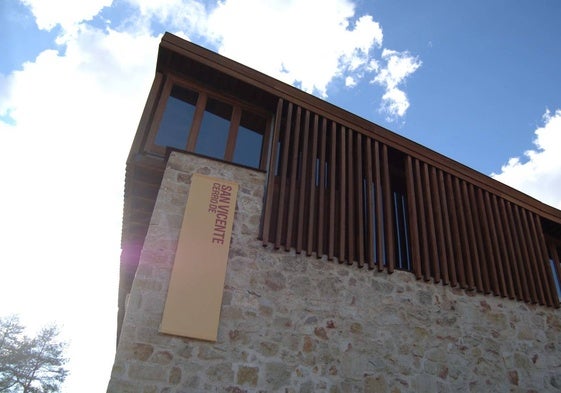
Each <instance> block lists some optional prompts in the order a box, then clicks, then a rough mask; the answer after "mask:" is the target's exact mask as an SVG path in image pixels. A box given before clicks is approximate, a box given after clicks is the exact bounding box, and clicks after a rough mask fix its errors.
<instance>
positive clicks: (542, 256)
mask: <svg viewBox="0 0 561 393" xmlns="http://www.w3.org/2000/svg"><path fill="white" fill-rule="evenodd" d="M527 213H528V221H529V222H528V225H529V226H530V230H531V232H532V239H533V242H534V248H535V253H536V257H537V261H536V262H537V264H538V272H539V277H540V283H541V286H542V287H543V290H544V296H545V300H546V304H547V305H548V306H552V307H553V306H555V300H554V299H556V298H557V294H556V293H555V291H554V290H553V289H554V288H553V287H552V284H554V283H553V282H552V281H551V278H552V277H551V275H550V274H548V271H549V266H548V270H547V271H546V266H547V265H549V256H548V252H547V248H546V247H545V242H543V232H542V229H541V225H540V222H539V218H538V217H537V216H536V215H535V214H534V213H532V212H530V211H528V212H527Z"/></svg>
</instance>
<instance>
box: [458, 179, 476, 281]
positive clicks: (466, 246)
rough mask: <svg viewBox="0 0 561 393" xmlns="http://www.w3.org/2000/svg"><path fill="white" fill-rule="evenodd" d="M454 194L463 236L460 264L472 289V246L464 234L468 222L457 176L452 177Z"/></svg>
mask: <svg viewBox="0 0 561 393" xmlns="http://www.w3.org/2000/svg"><path fill="white" fill-rule="evenodd" d="M462 183H463V181H462ZM454 195H455V196H456V201H457V205H456V211H457V212H458V213H459V214H458V222H459V224H460V230H461V232H460V233H461V234H463V236H461V240H462V249H463V251H464V253H465V258H464V260H463V262H464V266H462V270H463V271H464V274H465V277H466V283H467V289H468V290H473V289H474V288H475V283H474V279H473V270H472V266H471V265H472V264H473V258H474V257H473V255H472V248H471V247H470V241H469V238H468V236H466V234H468V224H467V219H466V215H465V210H464V209H465V206H464V202H463V197H462V191H461V184H460V180H459V179H458V178H457V177H454Z"/></svg>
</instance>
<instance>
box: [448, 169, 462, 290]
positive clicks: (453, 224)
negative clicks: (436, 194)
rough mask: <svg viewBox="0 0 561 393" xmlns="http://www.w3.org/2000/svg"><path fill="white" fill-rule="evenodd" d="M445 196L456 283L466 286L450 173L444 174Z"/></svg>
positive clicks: (459, 228)
mask: <svg viewBox="0 0 561 393" xmlns="http://www.w3.org/2000/svg"><path fill="white" fill-rule="evenodd" d="M445 187H446V196H447V202H448V209H449V210H450V231H451V232H452V238H453V245H454V257H453V258H454V266H455V267H456V275H457V277H458V283H459V285H460V287H461V288H467V281H466V278H465V272H464V264H465V263H466V262H465V258H464V253H463V251H462V241H461V238H460V234H461V233H462V228H461V225H462V224H461V222H460V215H459V213H458V209H457V205H456V198H455V196H454V185H453V177H452V175H449V174H446V176H445Z"/></svg>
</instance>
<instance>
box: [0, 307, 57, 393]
mask: <svg viewBox="0 0 561 393" xmlns="http://www.w3.org/2000/svg"><path fill="white" fill-rule="evenodd" d="M24 330H25V329H24V327H23V325H22V324H21V323H20V321H19V318H18V317H17V316H15V315H12V316H9V317H5V318H1V317H0V392H6V393H16V392H17V393H21V392H23V393H51V392H58V391H59V389H60V385H61V383H62V382H64V380H65V378H66V376H67V375H68V370H66V368H65V367H64V366H65V364H66V363H67V361H68V359H66V358H65V357H64V348H65V346H66V344H65V343H63V342H61V341H59V340H58V334H59V330H58V328H57V327H56V326H55V325H49V326H45V327H43V328H42V329H41V330H40V331H39V333H38V334H37V335H36V336H34V337H28V336H27V335H25V334H24Z"/></svg>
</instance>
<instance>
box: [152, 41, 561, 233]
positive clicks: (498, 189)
mask: <svg viewBox="0 0 561 393" xmlns="http://www.w3.org/2000/svg"><path fill="white" fill-rule="evenodd" d="M178 55H179V57H178ZM178 59H180V60H179V61H178ZM193 62H195V63H199V64H201V65H203V66H206V67H208V68H210V69H212V70H216V71H219V73H221V74H224V75H227V76H230V77H232V78H234V79H236V80H238V81H240V82H242V83H243V85H244V86H245V88H246V89H247V88H248V86H249V87H250V88H252V89H254V88H257V89H258V90H260V91H262V92H264V93H267V94H262V96H261V97H257V99H261V102H262V103H263V104H264V105H265V106H267V107H269V106H271V105H273V104H274V103H273V102H272V101H271V100H270V97H271V96H274V97H276V98H282V99H283V100H286V101H289V102H292V103H294V104H297V105H300V106H302V107H305V108H307V109H309V110H311V111H313V112H316V113H318V114H319V115H321V116H325V117H328V118H330V119H332V120H334V121H336V122H338V123H340V124H342V125H344V126H345V127H348V128H351V129H354V130H356V131H358V132H360V133H363V134H365V135H369V136H371V137H374V138H375V139H377V140H379V141H380V142H382V143H385V144H387V145H388V146H391V147H393V148H395V149H397V150H399V151H401V152H403V153H406V154H409V155H410V156H412V157H415V158H417V159H419V160H422V161H424V162H426V163H427V164H430V165H432V166H434V167H436V168H439V169H442V170H443V171H446V172H448V173H450V174H452V175H454V176H457V177H458V178H461V179H463V180H465V181H467V182H470V183H472V184H473V185H475V186H477V187H480V188H482V189H484V190H487V191H489V192H492V193H494V194H495V195H497V196H500V197H502V198H504V199H506V200H509V201H511V202H513V203H516V204H518V205H519V206H521V207H524V208H526V209H528V210H530V211H533V212H535V213H536V214H538V215H540V216H541V217H543V218H546V219H548V220H550V221H552V222H553V223H557V224H559V225H561V211H560V210H558V209H555V208H554V207H552V206H549V205H547V204H545V203H542V202H540V201H538V200H536V199H535V198H532V197H531V196H529V195H527V194H525V193H523V192H521V191H518V190H516V189H514V188H512V187H510V186H507V185H506V184H503V183H501V182H499V181H497V180H495V179H492V178H491V177H489V176H487V175H485V174H483V173H481V172H478V171H476V170H474V169H472V168H470V167H468V166H466V165H464V164H461V163H459V162H457V161H455V160H453V159H451V158H449V157H446V156H444V155H442V154H440V153H437V152H435V151H433V150H431V149H429V148H427V147H425V146H422V145H420V144H418V143H416V142H414V141H412V140H410V139H407V138H405V137H403V136H401V135H398V134H396V133H394V132H392V131H390V130H388V129H386V128H384V127H381V126H379V125H377V124H374V123H372V122H370V121H368V120H366V119H364V118H362V117H360V116H357V115H355V114H353V113H350V112H348V111H346V110H344V109H342V108H339V107H337V106H335V105H333V104H330V103H328V102H326V101H324V100H322V99H320V98H318V97H315V96H313V95H311V94H308V93H306V92H303V91H301V90H299V89H297V88H295V87H293V86H290V85H288V84H286V83H284V82H281V81H279V80H276V79H274V78H272V77H269V76H267V75H265V74H263V73H261V72H259V71H256V70H254V69H252V68H249V67H247V66H244V65H243V64H240V63H238V62H236V61H234V60H231V59H228V58H226V57H224V56H221V55H219V54H217V53H215V52H212V51H210V50H208V49H205V48H203V47H201V46H198V45H196V44H193V43H191V42H188V41H186V40H184V39H181V38H179V37H177V36H174V35H173V34H170V33H166V34H165V35H164V36H163V38H162V41H161V43H160V49H159V53H158V63H157V71H158V72H162V73H169V72H174V71H180V70H181V69H182V68H183V69H185V70H188V68H189V66H190V65H191V66H192V64H193ZM216 88H218V89H219V88H220V86H218V85H217V86H216ZM254 90H255V89H254ZM254 93H255V92H254Z"/></svg>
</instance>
